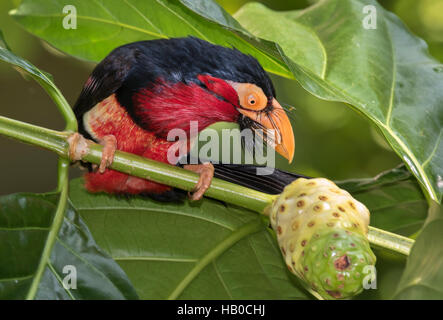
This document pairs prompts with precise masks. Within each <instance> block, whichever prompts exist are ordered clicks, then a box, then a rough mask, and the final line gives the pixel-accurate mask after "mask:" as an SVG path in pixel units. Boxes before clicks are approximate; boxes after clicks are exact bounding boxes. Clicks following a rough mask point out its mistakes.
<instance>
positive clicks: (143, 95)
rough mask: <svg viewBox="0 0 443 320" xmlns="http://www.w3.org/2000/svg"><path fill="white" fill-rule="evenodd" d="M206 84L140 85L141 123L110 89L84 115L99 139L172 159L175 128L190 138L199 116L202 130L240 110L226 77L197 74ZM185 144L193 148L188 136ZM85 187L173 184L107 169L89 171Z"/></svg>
mask: <svg viewBox="0 0 443 320" xmlns="http://www.w3.org/2000/svg"><path fill="white" fill-rule="evenodd" d="M199 80H200V81H202V82H203V83H204V84H205V86H206V87H207V88H208V90H210V91H212V92H213V93H215V94H216V95H217V96H219V97H223V98H224V99H225V100H226V101H224V100H222V99H220V98H218V97H217V96H216V95H214V94H212V93H211V92H209V91H207V90H205V89H204V88H202V87H200V86H198V85H197V84H194V83H191V84H189V85H186V84H184V83H181V82H179V83H176V84H167V83H164V82H162V81H158V83H157V84H156V85H155V86H154V87H153V88H151V89H141V90H139V91H138V92H137V93H135V94H134V96H133V103H134V105H135V110H136V114H137V116H138V117H139V118H140V119H142V121H141V122H142V125H143V127H144V128H148V130H149V131H148V130H144V129H142V128H141V127H140V126H138V125H137V124H136V123H135V122H134V121H133V120H132V118H131V117H130V116H129V114H128V113H127V111H126V110H125V109H124V108H123V107H121V106H120V104H119V103H118V101H117V99H116V97H115V94H112V95H111V96H109V97H108V98H106V99H105V100H103V101H102V102H100V103H98V104H97V105H96V106H95V107H94V108H92V109H91V110H90V111H89V112H87V113H86V114H85V115H84V118H83V120H84V123H85V128H86V130H87V131H88V132H89V133H90V134H91V136H92V137H93V138H95V139H97V140H100V139H102V138H103V137H104V136H105V135H114V136H115V137H116V139H117V149H118V150H121V151H126V152H130V153H134V154H137V155H141V156H143V157H146V158H150V159H154V160H157V161H161V162H165V163H168V159H167V152H168V149H169V148H170V147H171V146H172V145H173V144H174V143H175V142H173V141H167V140H166V137H167V134H168V132H169V131H170V130H171V129H175V128H179V129H182V130H184V131H185V132H186V133H187V135H188V138H189V133H190V122H191V121H198V131H201V130H203V129H204V128H206V127H208V126H209V125H211V124H213V123H215V122H219V121H230V122H235V121H236V120H237V117H238V115H239V113H238V111H237V110H236V109H235V107H234V106H233V104H235V105H236V104H237V100H238V98H237V94H236V92H235V91H234V89H232V87H231V86H230V85H229V84H227V83H226V82H225V81H223V80H220V79H217V78H213V77H211V76H199ZM187 148H188V150H189V139H188V145H187ZM85 181H86V188H87V189H88V190H89V191H91V192H100V191H105V192H108V193H129V194H138V193H163V192H165V191H168V190H170V189H171V188H170V187H168V186H165V185H162V184H158V183H155V182H151V181H148V180H144V179H140V178H136V177H131V176H128V175H126V174H123V173H120V172H117V171H114V170H106V171H105V173H103V174H101V173H96V172H91V173H88V174H86V176H85Z"/></svg>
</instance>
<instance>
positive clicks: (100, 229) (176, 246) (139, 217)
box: [70, 179, 308, 299]
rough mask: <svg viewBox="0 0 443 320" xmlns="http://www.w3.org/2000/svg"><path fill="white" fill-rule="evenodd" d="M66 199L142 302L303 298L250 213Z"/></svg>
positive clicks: (74, 193)
mask: <svg viewBox="0 0 443 320" xmlns="http://www.w3.org/2000/svg"><path fill="white" fill-rule="evenodd" d="M70 189H71V191H70V199H71V201H72V203H73V205H74V207H75V208H76V210H77V211H78V212H79V213H80V214H81V216H82V218H83V219H84V220H85V222H86V223H87V225H88V227H89V228H90V229H91V232H92V233H93V235H94V238H95V239H96V241H97V243H98V244H99V245H100V247H102V248H103V249H104V250H106V251H107V252H108V253H109V254H110V255H111V256H112V257H113V258H114V259H115V260H116V261H117V262H118V263H119V264H120V266H121V267H122V268H123V269H124V270H125V271H126V273H127V274H128V276H129V278H130V279H131V281H132V283H133V284H134V286H135V287H136V290H137V292H138V294H139V295H140V297H141V298H144V299H165V298H179V299H306V298H307V297H308V295H307V294H306V293H305V292H304V291H303V290H301V289H299V288H298V287H297V285H296V284H294V282H293V278H292V276H291V275H290V273H289V271H288V270H287V268H286V266H285V264H284V262H283V259H282V257H281V255H280V251H279V249H278V247H277V245H276V242H275V241H274V239H273V237H272V236H271V235H270V233H269V232H268V231H267V230H266V225H265V224H264V223H263V221H262V219H261V218H260V216H259V215H257V214H256V213H254V212H251V211H248V210H243V209H239V208H236V207H233V206H229V205H225V204H223V203H221V202H217V201H214V200H209V199H204V201H202V202H201V203H200V204H189V203H185V204H174V203H158V202H155V201H153V200H150V199H146V198H138V197H137V198H132V199H129V200H122V199H117V198H115V197H112V196H109V195H106V194H90V193H88V192H86V190H85V189H84V187H83V180H82V179H76V180H73V181H72V182H71V184H70Z"/></svg>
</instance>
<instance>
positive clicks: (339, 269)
mask: <svg viewBox="0 0 443 320" xmlns="http://www.w3.org/2000/svg"><path fill="white" fill-rule="evenodd" d="M267 211H268V214H269V216H270V220H271V225H272V227H273V229H274V230H275V231H276V233H277V239H278V242H279V245H280V248H281V251H282V254H283V256H284V258H285V261H286V264H287V266H288V268H289V270H290V271H291V272H292V273H294V274H295V275H297V276H298V277H299V278H300V279H302V280H303V281H305V283H306V284H307V285H308V286H309V287H310V288H311V289H312V290H314V291H316V292H318V293H319V294H320V295H321V296H322V297H323V298H325V299H342V298H349V297H352V296H353V295H356V294H358V293H359V292H361V291H362V290H363V280H364V277H366V276H367V273H368V271H367V269H365V268H366V267H367V266H373V265H374V264H375V255H374V254H373V253H372V251H371V249H370V247H369V243H368V240H367V233H368V225H369V211H368V209H367V208H366V207H365V206H364V205H363V204H362V203H360V202H358V201H357V200H355V199H354V198H353V197H352V196H351V195H350V194H349V193H348V192H347V191H345V190H342V189H340V188H338V187H337V186H336V185H335V184H334V183H333V182H332V181H329V180H327V179H323V178H317V179H309V180H308V179H303V178H300V179H297V180H295V181H294V182H293V183H291V184H290V185H288V186H287V187H286V188H285V189H284V190H283V192H282V194H281V195H280V196H279V197H278V198H277V199H276V200H275V201H274V202H273V204H272V205H271V206H270V207H269V208H268V209H267Z"/></svg>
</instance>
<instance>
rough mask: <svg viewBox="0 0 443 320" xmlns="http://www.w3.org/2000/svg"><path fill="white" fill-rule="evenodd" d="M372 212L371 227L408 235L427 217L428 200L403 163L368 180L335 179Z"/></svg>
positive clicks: (415, 230)
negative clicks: (339, 180)
mask: <svg viewBox="0 0 443 320" xmlns="http://www.w3.org/2000/svg"><path fill="white" fill-rule="evenodd" d="M337 184H338V185H339V186H340V187H341V188H343V189H345V190H347V191H349V192H350V193H351V194H352V196H353V197H355V198H356V199H357V200H358V201H360V202H362V203H364V204H365V205H366V207H368V209H369V211H370V212H371V226H373V227H376V228H379V229H384V230H387V231H390V232H394V233H397V234H401V235H404V236H411V235H413V234H415V233H416V232H417V231H419V230H420V229H421V227H422V226H423V223H424V221H425V220H426V216H427V211H428V203H427V201H426V198H425V197H424V195H423V192H422V191H421V189H420V186H419V184H418V183H417V180H416V179H415V178H414V177H413V176H412V174H411V173H410V172H409V171H408V170H406V168H405V166H400V167H398V168H395V169H392V170H389V171H386V172H382V173H380V174H379V175H377V176H376V177H374V178H371V179H357V180H347V181H341V182H337Z"/></svg>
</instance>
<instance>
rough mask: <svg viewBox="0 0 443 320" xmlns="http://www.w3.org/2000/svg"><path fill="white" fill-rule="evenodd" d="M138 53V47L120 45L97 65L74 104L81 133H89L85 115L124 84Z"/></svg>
mask: <svg viewBox="0 0 443 320" xmlns="http://www.w3.org/2000/svg"><path fill="white" fill-rule="evenodd" d="M136 55H137V49H136V48H134V47H120V48H117V49H115V50H114V51H113V52H112V53H111V54H109V55H108V56H107V57H106V58H105V59H103V60H102V61H101V62H100V63H99V64H98V65H97V66H96V67H95V69H94V71H93V72H92V74H91V75H90V77H89V78H88V80H87V81H86V83H85V85H84V87H83V89H82V92H81V93H80V96H79V98H78V99H77V102H76V103H75V105H74V113H75V116H76V117H77V120H78V122H79V125H80V128H79V130H80V133H82V134H86V135H88V133H87V132H86V131H85V130H84V127H83V121H82V117H83V115H84V114H85V113H86V112H88V111H89V110H90V109H91V108H93V107H94V106H95V105H96V104H97V103H99V102H100V101H102V100H103V99H106V98H107V97H109V96H110V95H111V94H113V93H114V92H116V91H117V90H118V89H119V88H120V87H121V86H122V84H123V82H124V81H125V79H126V78H127V76H128V74H129V72H130V71H131V69H132V68H133V66H134V65H135V62H136Z"/></svg>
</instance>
